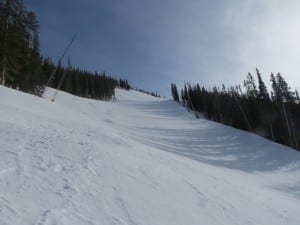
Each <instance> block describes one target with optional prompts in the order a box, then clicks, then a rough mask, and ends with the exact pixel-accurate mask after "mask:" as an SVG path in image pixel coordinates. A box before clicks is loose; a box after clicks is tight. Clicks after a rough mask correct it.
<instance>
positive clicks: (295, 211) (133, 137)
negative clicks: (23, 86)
mask: <svg viewBox="0 0 300 225" xmlns="http://www.w3.org/2000/svg"><path fill="white" fill-rule="evenodd" d="M52 93H53V90H51V89H50V90H48V92H47V94H48V95H49V96H51V95H52ZM0 96H1V97H0V224H1V225H4V224H13V225H19V224H20V225H24V224H36V225H43V224H44V225H54V224H57V225H58V224H59V225H65V224H69V225H77V224H78V225H85V224H89V225H91V224H101V225H106V224H107V225H202V224H203V225H215V224H218V225H234V224H240V225H270V224H272V225H279V224H282V225H287V224H288V225H299V224H300V213H299V212H300V154H299V153H297V152H295V151H293V150H291V149H289V148H286V147H283V146H281V145H277V144H274V143H271V142H269V141H267V140H265V139H263V138H260V137H257V136H255V135H253V134H248V133H245V132H241V131H238V130H236V129H232V128H229V127H226V126H223V125H220V124H217V123H214V122H211V121H207V120H205V119H200V120H196V119H195V118H193V116H192V115H191V114H189V113H188V112H186V110H184V109H183V108H182V107H180V106H179V105H178V104H176V103H174V102H173V101H170V100H158V99H155V98H153V97H151V96H147V95H145V94H142V93H138V92H135V91H130V92H127V91H124V90H117V101H116V102H101V101H94V100H87V99H83V98H79V97H75V96H72V95H69V94H66V93H64V92H59V94H58V96H57V100H56V102H51V101H49V100H48V99H50V97H49V96H48V97H47V96H45V99H43V98H37V97H35V96H31V95H28V94H24V93H21V92H18V91H14V90H11V89H8V88H4V87H2V86H0Z"/></svg>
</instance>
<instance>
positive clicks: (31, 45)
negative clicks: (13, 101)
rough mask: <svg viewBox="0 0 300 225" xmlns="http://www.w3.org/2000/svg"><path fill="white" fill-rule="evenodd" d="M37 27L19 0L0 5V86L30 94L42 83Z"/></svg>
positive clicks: (31, 13) (5, 0) (4, 2)
mask: <svg viewBox="0 0 300 225" xmlns="http://www.w3.org/2000/svg"><path fill="white" fill-rule="evenodd" d="M38 28H39V24H38V21H37V19H36V16H35V14H34V13H33V12H29V11H27V9H26V8H25V6H24V4H23V2H22V1H21V0H4V1H1V2H0V43H1V44H0V60H1V61H0V62H1V64H0V71H1V78H0V80H1V84H3V85H7V86H10V87H13V88H18V89H20V90H22V91H26V92H30V93H33V92H34V90H35V87H36V86H38V85H41V84H42V82H43V74H42V68H41V66H42V62H41V56H40V53H39V38H38Z"/></svg>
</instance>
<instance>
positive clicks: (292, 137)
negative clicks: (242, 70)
mask: <svg viewBox="0 0 300 225" xmlns="http://www.w3.org/2000/svg"><path fill="white" fill-rule="evenodd" d="M256 77H257V82H256V80H255V78H254V77H253V76H252V74H251V73H248V75H247V77H246V80H244V82H243V87H241V85H237V86H232V87H229V88H227V87H225V85H222V87H221V88H219V87H212V88H206V87H205V86H201V85H199V84H195V85H191V84H190V83H186V84H185V85H184V87H183V89H182V90H180V91H178V90H177V86H176V84H171V92H172V95H173V98H174V100H175V101H177V102H181V103H182V104H183V105H184V106H185V107H187V108H188V109H189V110H193V111H194V112H195V113H196V116H197V117H199V115H198V113H197V112H202V113H203V114H204V115H205V117H206V118H208V119H210V120H213V121H216V122H220V123H223V124H225V125H228V126H232V127H235V128H238V129H242V130H245V131H249V132H253V133H255V134H258V135H260V136H263V137H265V138H268V139H270V140H272V141H274V142H277V143H281V144H284V145H287V146H290V147H292V148H294V149H297V150H300V147H299V143H300V98H299V93H298V91H297V90H291V88H290V86H289V85H288V84H287V82H286V81H285V79H284V78H283V76H282V75H281V74H280V73H277V74H276V75H274V74H273V73H271V75H270V82H271V89H272V90H271V92H268V90H267V87H266V85H265V83H264V81H263V79H262V76H261V74H260V72H259V70H258V69H256Z"/></svg>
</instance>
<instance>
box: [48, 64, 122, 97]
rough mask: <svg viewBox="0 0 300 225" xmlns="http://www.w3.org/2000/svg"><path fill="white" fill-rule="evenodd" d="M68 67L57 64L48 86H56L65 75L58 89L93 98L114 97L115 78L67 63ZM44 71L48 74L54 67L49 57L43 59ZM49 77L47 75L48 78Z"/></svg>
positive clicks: (116, 83)
mask: <svg viewBox="0 0 300 225" xmlns="http://www.w3.org/2000/svg"><path fill="white" fill-rule="evenodd" d="M68 64H69V65H68V68H64V67H62V66H61V65H58V69H57V72H56V74H55V76H54V78H53V80H52V81H51V82H50V83H49V86H50V87H53V88H57V86H58V84H59V82H60V80H61V78H62V76H63V74H64V73H66V77H65V79H64V81H63V83H62V85H61V88H60V90H62V91H66V92H69V93H71V94H74V95H77V96H80V97H85V98H93V99H101V100H111V99H112V98H114V97H115V87H116V86H117V85H118V84H119V82H118V81H117V80H116V79H113V78H111V77H109V76H107V75H106V74H105V73H101V74H98V73H91V72H88V71H83V70H80V69H75V68H72V67H71V65H70V63H68ZM43 69H44V73H45V74H47V76H50V74H51V73H52V71H53V70H54V69H55V65H54V64H53V63H52V62H51V60H50V59H46V60H44V63H43ZM48 78H49V77H47V79H48Z"/></svg>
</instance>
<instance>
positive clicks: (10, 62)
mask: <svg viewBox="0 0 300 225" xmlns="http://www.w3.org/2000/svg"><path fill="white" fill-rule="evenodd" d="M53 72H55V73H53ZM52 75H53V76H52ZM0 83H1V84H2V85H5V86H8V87H11V88H14V89H18V90H21V91H24V92H28V93H32V94H36V95H39V96H41V95H42V93H43V91H44V88H45V85H47V86H50V87H53V88H59V89H60V90H63V91H67V92H70V93H72V94H74V95H78V96H81V97H87V98H94V99H101V100H110V99H112V98H113V97H114V90H115V87H116V86H120V87H122V88H125V89H129V88H130V85H129V84H128V81H127V80H122V79H121V80H117V79H114V78H112V77H111V76H108V75H106V74H105V73H104V72H103V73H97V72H94V73H92V72H89V71H84V70H81V69H79V68H74V67H73V66H72V65H71V63H70V61H68V65H67V66H66V67H64V66H62V60H59V61H58V63H57V64H55V63H53V62H52V61H51V59H49V58H47V57H43V56H42V55H41V53H40V43H39V22H38V19H37V16H36V14H35V13H34V12H33V11H29V10H27V8H26V6H25V5H24V3H23V1H22V0H3V1H0Z"/></svg>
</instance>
